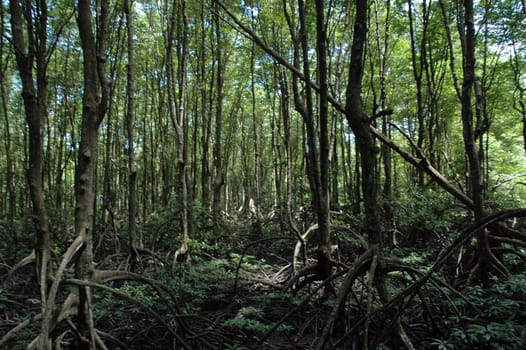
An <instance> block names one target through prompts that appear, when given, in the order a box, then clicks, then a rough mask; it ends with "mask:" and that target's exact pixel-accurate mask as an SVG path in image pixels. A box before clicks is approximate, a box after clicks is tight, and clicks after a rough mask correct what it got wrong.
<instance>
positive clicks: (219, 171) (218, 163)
mask: <svg viewBox="0 0 526 350" xmlns="http://www.w3.org/2000/svg"><path fill="white" fill-rule="evenodd" d="M214 4H215V6H216V8H217V6H218V5H217V2H214ZM214 29H215V40H216V47H215V49H216V51H215V61H216V65H217V66H216V95H215V97H216V100H215V103H216V105H215V107H216V108H215V124H214V128H215V140H214V149H213V158H214V159H213V165H214V182H213V185H212V186H213V193H212V197H213V199H212V220H213V226H214V234H215V235H216V237H218V236H219V235H220V233H221V188H222V187H223V185H224V183H225V176H224V174H223V172H224V171H223V162H222V159H221V149H222V146H221V142H222V136H223V83H224V79H223V71H224V69H225V68H224V67H223V64H224V62H223V43H222V35H221V20H220V19H219V18H218V16H215V17H214Z"/></svg>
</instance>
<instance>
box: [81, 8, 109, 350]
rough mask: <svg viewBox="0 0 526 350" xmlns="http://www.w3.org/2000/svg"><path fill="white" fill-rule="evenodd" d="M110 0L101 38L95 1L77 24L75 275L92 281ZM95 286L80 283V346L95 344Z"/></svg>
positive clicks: (105, 104)
mask: <svg viewBox="0 0 526 350" xmlns="http://www.w3.org/2000/svg"><path fill="white" fill-rule="evenodd" d="M108 2H109V1H108V0H103V1H102V2H101V4H100V15H99V16H100V17H99V18H98V21H97V23H98V27H97V28H96V29H97V38H95V34H94V32H93V25H92V13H91V3H90V1H89V0H79V2H78V17H77V24H78V28H79V34H80V39H81V45H82V57H83V71H84V93H83V97H82V104H83V107H82V129H81V140H80V148H79V156H78V163H77V168H76V172H75V233H76V235H77V237H79V238H81V239H82V242H83V246H82V248H81V251H80V252H79V255H78V257H77V259H76V262H75V276H76V278H77V279H80V280H90V277H91V273H92V272H93V269H94V267H93V218H94V215H95V212H94V203H95V168H96V164H97V151H98V147H97V146H98V135H99V126H100V123H101V122H102V120H103V118H104V116H105V114H106V111H107V108H108V99H109V93H110V83H109V82H108V81H107V79H106V77H105V69H104V68H105V63H106V55H105V52H106V38H107V25H108V15H109V12H108V10H109V8H108V7H109V6H108ZM91 305H92V295H91V288H90V287H87V286H79V304H78V316H77V317H78V319H77V329H78V331H79V339H78V348H79V349H92V348H93V347H94V346H95V345H94V344H95V343H94V339H95V332H94V327H93V314H92V309H91Z"/></svg>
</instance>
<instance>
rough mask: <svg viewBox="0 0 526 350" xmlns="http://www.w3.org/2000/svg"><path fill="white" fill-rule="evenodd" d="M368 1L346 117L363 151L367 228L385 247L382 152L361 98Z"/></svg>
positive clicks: (361, 2)
mask: <svg viewBox="0 0 526 350" xmlns="http://www.w3.org/2000/svg"><path fill="white" fill-rule="evenodd" d="M366 20H367V0H356V21H355V24H354V34H353V42H352V47H351V62H350V68H349V80H348V85H347V92H346V118H347V122H348V123H349V125H350V127H351V129H352V130H353V132H354V135H355V137H356V143H357V145H358V149H359V151H360V164H361V168H362V174H361V188H362V194H363V201H364V210H365V222H364V230H365V232H366V233H367V234H368V235H369V238H370V239H371V241H372V242H373V243H375V244H378V245H380V246H381V243H382V241H383V237H382V233H381V231H380V225H379V218H378V203H377V183H376V176H375V169H376V157H377V154H378V152H379V150H378V148H377V147H376V145H375V142H374V138H373V134H372V132H371V129H370V127H369V118H368V116H367V114H366V113H365V111H364V108H363V105H362V101H361V97H360V96H361V86H362V82H361V81H362V75H363V62H362V61H363V55H364V46H365V41H366V37H367V22H366Z"/></svg>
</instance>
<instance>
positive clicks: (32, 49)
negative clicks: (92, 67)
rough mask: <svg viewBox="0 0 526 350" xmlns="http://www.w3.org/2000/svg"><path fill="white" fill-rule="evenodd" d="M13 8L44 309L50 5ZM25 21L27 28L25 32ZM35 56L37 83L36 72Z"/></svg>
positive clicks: (15, 3)
mask: <svg viewBox="0 0 526 350" xmlns="http://www.w3.org/2000/svg"><path fill="white" fill-rule="evenodd" d="M22 9H24V10H25V13H23V12H22ZM10 11H11V28H12V29H11V30H12V41H13V46H14V50H15V56H16V62H17V68H18V71H19V73H20V79H21V82H22V97H23V100H24V107H25V114H26V122H27V126H28V130H29V162H28V168H27V179H28V184H29V192H30V196H31V203H32V205H33V210H32V218H33V223H34V225H35V232H36V235H35V236H36V242H35V252H36V265H37V269H36V272H37V276H38V280H39V285H40V297H41V306H42V310H44V308H45V300H46V299H47V274H48V269H49V256H50V241H49V222H48V215H47V209H46V204H45V196H44V183H43V165H44V154H43V144H44V134H43V133H44V125H45V122H46V118H47V94H46V92H47V91H46V89H47V72H46V70H47V69H46V68H47V61H46V59H47V57H46V54H47V5H46V2H45V1H40V2H37V4H35V5H34V7H33V6H22V5H21V3H20V1H18V0H10ZM24 20H25V23H24ZM35 20H36V23H34V21H35ZM24 25H25V26H26V28H27V29H26V31H27V32H25V33H24ZM26 41H27V43H26ZM35 59H36V75H37V76H36V87H35V80H34V76H33V72H34V67H33V65H34V63H35Z"/></svg>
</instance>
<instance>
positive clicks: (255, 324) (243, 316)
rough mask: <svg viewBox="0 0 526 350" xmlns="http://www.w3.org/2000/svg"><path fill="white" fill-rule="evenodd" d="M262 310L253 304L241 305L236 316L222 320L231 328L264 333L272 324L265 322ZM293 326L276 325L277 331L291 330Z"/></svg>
mask: <svg viewBox="0 0 526 350" xmlns="http://www.w3.org/2000/svg"><path fill="white" fill-rule="evenodd" d="M263 316H264V312H263V310H261V309H259V308H256V307H254V306H247V307H242V308H241V309H240V310H239V311H238V313H237V315H236V317H234V318H231V319H228V320H226V321H225V322H224V325H225V326H228V327H231V328H237V329H240V330H243V331H249V332H254V333H264V332H266V331H268V330H269V329H270V328H271V327H272V324H271V323H268V322H265V320H264V318H263ZM292 329H293V328H292V327H291V326H290V325H288V324H286V323H284V324H281V325H280V326H279V327H278V330H279V331H284V332H286V331H291V330H292Z"/></svg>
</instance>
